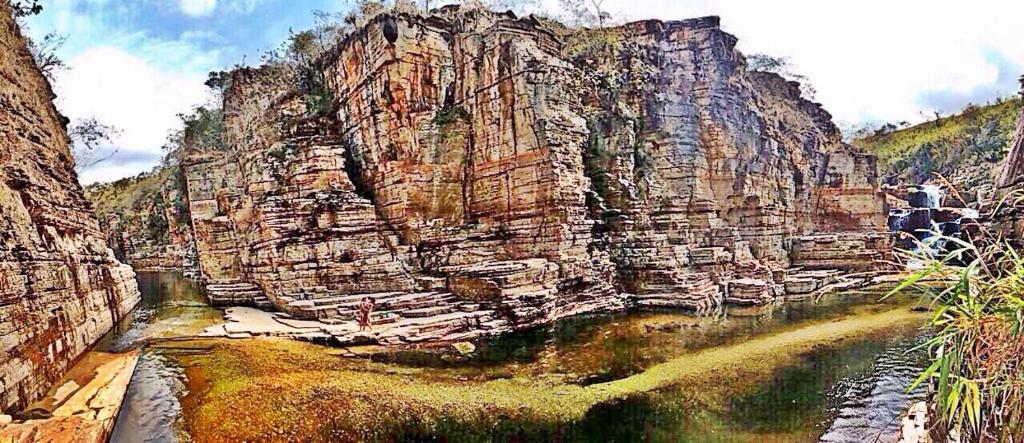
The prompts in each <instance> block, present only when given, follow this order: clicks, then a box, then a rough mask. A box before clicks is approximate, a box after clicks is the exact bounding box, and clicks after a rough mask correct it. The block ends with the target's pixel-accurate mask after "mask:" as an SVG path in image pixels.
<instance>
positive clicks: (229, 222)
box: [183, 7, 890, 341]
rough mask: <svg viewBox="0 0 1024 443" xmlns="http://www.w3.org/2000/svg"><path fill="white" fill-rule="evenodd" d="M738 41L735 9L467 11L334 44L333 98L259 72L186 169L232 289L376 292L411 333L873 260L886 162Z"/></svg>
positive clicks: (725, 292) (738, 291) (466, 329)
mask: <svg viewBox="0 0 1024 443" xmlns="http://www.w3.org/2000/svg"><path fill="white" fill-rule="evenodd" d="M735 43H736V39H735V38H734V37H732V36H731V35H729V34H726V33H725V32H723V31H722V30H721V29H720V28H719V26H718V19H717V18H715V17H709V18H703V19H696V20H688V21H681V22H660V21H645V22H638V23H631V24H628V25H624V26H621V27H617V28H610V29H604V30H599V31H579V32H576V31H567V30H565V29H563V28H559V27H557V26H554V25H546V24H543V23H541V22H540V21H538V20H537V19H534V18H533V17H528V18H517V17H515V16H513V15H511V14H510V13H505V14H496V13H490V12H486V11H480V10H463V9H459V8H455V7H445V8H441V9H439V10H435V11H433V12H432V13H431V14H430V15H428V16H421V15H409V14H397V15H379V16H377V17H375V18H374V19H372V20H371V21H370V22H369V23H368V24H367V25H366V26H365V27H363V28H362V29H360V30H359V31H357V32H355V33H354V34H352V35H350V36H349V37H347V38H346V39H345V40H344V41H343V42H342V43H340V44H339V46H338V47H337V48H335V49H334V50H333V51H331V52H329V53H328V55H327V56H325V57H324V59H323V60H322V61H321V64H320V66H321V68H322V72H321V74H322V75H323V77H324V78H325V82H324V85H323V86H324V89H325V90H327V91H329V94H330V96H331V97H332V98H334V99H335V100H336V101H337V104H338V106H337V109H333V108H332V109H329V110H328V112H315V113H311V112H310V106H309V100H308V97H304V96H303V94H302V93H300V92H299V91H297V90H296V89H294V88H293V87H292V83H291V81H290V77H289V75H290V73H289V72H288V70H287V69H284V68H283V67H280V66H267V67H263V68H260V69H242V70H237V71H235V72H233V73H231V74H230V75H229V78H228V86H227V88H226V91H225V97H224V113H225V120H224V127H225V142H226V146H227V148H226V149H225V150H197V151H196V152H193V153H192V154H191V155H190V156H189V158H188V159H187V160H186V161H185V162H184V166H183V168H184V170H185V177H186V186H187V190H188V202H189V209H190V212H191V217H192V224H193V227H194V229H195V238H196V247H197V254H198V259H199V265H200V268H201V272H202V275H203V278H204V281H205V282H206V284H207V287H208V288H209V289H210V291H209V292H210V294H211V297H212V299H213V301H214V302H215V303H216V302H219V303H223V304H249V305H256V306H264V307H270V306H272V307H273V308H275V309H277V310H280V311H284V312H286V313H288V314H289V315H291V316H292V317H297V318H300V319H318V320H322V321H347V320H351V319H352V318H353V317H354V314H355V309H356V304H357V303H358V302H359V300H361V299H362V298H363V297H365V296H371V297H374V298H375V299H377V300H378V311H379V312H378V314H377V315H379V320H380V321H381V322H385V321H386V322H394V323H396V324H397V325H404V326H408V329H409V330H408V334H407V335H405V336H402V337H399V339H401V340H406V341H413V340H417V339H422V338H423V337H424V336H428V337H429V336H438V337H439V336H450V335H451V334H461V335H465V334H466V333H471V332H473V331H475V332H478V333H488V331H499V330H507V329H508V328H512V329H515V328H523V327H529V326H532V325H537V324H542V323H547V322H551V321H553V320H556V319H558V318H562V317H565V316H568V315H574V314H579V313H585V312H607V311H615V310H621V309H624V308H625V307H626V306H629V305H632V304H635V305H638V306H642V307H686V308H709V307H714V306H718V305H720V304H722V303H723V302H725V303H738V304H764V303H771V302H774V301H777V300H781V299H783V298H785V297H786V296H787V295H789V294H788V293H787V287H792V288H798V289H799V290H800V291H802V292H800V293H799V294H798V295H806V294H807V293H810V292H813V291H815V290H818V289H820V288H822V287H824V286H826V285H827V284H826V283H820V284H818V283H813V282H812V283H807V282H806V281H807V280H812V281H818V280H820V281H825V280H828V279H834V278H835V276H834V275H833V274H828V273H826V274H827V275H822V274H821V272H817V270H820V269H821V268H823V267H826V266H827V267H828V269H832V270H835V269H840V270H865V269H874V267H875V264H874V263H873V262H872V260H874V259H876V258H880V257H882V256H883V255H884V254H885V253H886V252H887V251H888V249H889V247H890V242H889V241H888V237H886V236H884V235H879V234H877V233H878V232H884V230H885V221H886V220H885V202H884V198H883V197H882V195H881V194H880V193H879V191H878V183H877V177H876V166H875V162H874V158H873V157H871V156H869V155H866V154H864V153H862V152H860V151H858V150H856V149H854V148H853V147H851V146H849V145H846V144H844V143H843V142H842V141H841V139H840V135H839V131H838V130H837V129H836V127H835V126H834V125H833V124H832V122H831V117H830V116H829V114H828V113H827V112H825V111H824V110H823V109H822V108H821V107H820V106H819V105H817V104H814V103H811V102H809V101H807V100H805V99H803V98H801V97H800V95H799V87H798V85H796V84H794V83H790V82H787V81H785V80H783V79H782V78H781V77H779V76H777V75H774V74H768V73H758V72H749V71H747V69H746V64H745V61H744V58H743V56H742V55H741V54H740V53H739V52H737V51H736V50H735ZM822 234H826V236H825V237H821V235H822ZM826 264H827V265H826ZM802 268H805V269H802ZM815 279H817V280H815ZM790 280H792V282H790ZM787 283H792V284H787ZM421 319H432V320H431V321H430V322H425V321H422V320H421ZM404 326H403V327H404ZM438 331H441V332H438ZM446 334H447V335H446ZM461 335H460V336H461Z"/></svg>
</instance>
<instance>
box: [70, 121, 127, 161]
mask: <svg viewBox="0 0 1024 443" xmlns="http://www.w3.org/2000/svg"><path fill="white" fill-rule="evenodd" d="M120 134H121V131H120V130H119V129H117V128H115V127H113V126H111V125H106V124H103V123H101V122H100V121H99V120H98V119H96V117H88V118H84V119H79V120H76V121H75V122H74V123H73V124H71V126H70V127H69V128H68V136H69V137H71V155H72V157H74V158H75V169H76V170H77V171H79V172H81V171H84V170H86V169H89V168H91V167H93V166H96V165H98V164H100V163H102V162H105V161H107V160H110V159H111V158H112V157H113V156H114V155H115V154H117V148H113V147H112V148H110V149H103V148H104V145H106V144H109V143H110V142H112V141H113V139H114V138H115V137H117V136H118V135H120Z"/></svg>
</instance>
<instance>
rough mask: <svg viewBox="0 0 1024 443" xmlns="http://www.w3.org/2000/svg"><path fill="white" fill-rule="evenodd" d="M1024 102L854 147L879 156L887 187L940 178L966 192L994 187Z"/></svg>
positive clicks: (902, 131)
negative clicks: (901, 181)
mask: <svg viewBox="0 0 1024 443" xmlns="http://www.w3.org/2000/svg"><path fill="white" fill-rule="evenodd" d="M1021 109H1022V103H1021V99H1020V98H1013V99H1010V100H1007V101H1003V102H1001V103H996V104H992V105H987V106H979V107H969V108H967V109H965V110H964V111H963V112H962V113H960V114H957V115H953V116H949V117H944V118H941V119H939V120H934V121H930V122H926V123H921V124H919V125H917V126H911V127H909V128H905V129H900V130H897V131H893V132H890V133H886V134H882V135H875V136H870V137H866V138H862V139H859V140H855V141H854V142H853V144H854V145H857V146H859V147H862V148H864V149H866V150H867V151H868V152H871V153H874V154H875V155H877V156H878V169H879V172H880V173H881V174H882V177H883V178H884V180H885V181H886V182H887V183H895V182H898V181H899V180H900V179H903V180H905V181H907V182H911V183H922V182H925V181H927V180H929V179H931V178H933V173H940V174H942V175H944V176H946V177H947V178H949V179H950V180H951V181H953V182H954V183H956V184H958V185H959V186H963V187H965V188H970V187H974V186H978V185H981V184H985V183H991V182H992V181H993V179H994V176H995V175H996V174H998V171H999V168H1000V166H1001V165H1002V161H1003V158H1004V157H1005V156H1006V153H1007V151H1008V150H1009V148H1010V144H1011V143H1012V142H1013V137H1014V133H1015V131H1016V128H1017V119H1018V118H1020V115H1021Z"/></svg>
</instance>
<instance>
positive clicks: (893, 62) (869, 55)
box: [545, 0, 1024, 122]
mask: <svg viewBox="0 0 1024 443" xmlns="http://www.w3.org/2000/svg"><path fill="white" fill-rule="evenodd" d="M605 6H606V8H607V9H608V10H609V11H611V12H612V13H613V15H615V16H616V17H624V18H628V19H631V20H638V19H645V18H659V19H666V20H667V19H684V18H691V17H698V16H705V15H719V16H721V17H722V27H723V28H724V29H725V30H726V31H728V32H730V33H732V34H735V35H736V36H737V37H739V38H740V42H739V48H740V50H742V51H743V52H744V53H754V52H763V53H767V54H771V55H776V56H787V57H789V58H790V60H791V61H792V62H793V63H794V64H795V65H796V68H797V69H796V70H797V71H799V72H801V73H802V74H804V75H806V76H808V77H809V78H810V79H811V81H812V82H813V83H814V85H815V86H816V87H817V90H818V95H817V99H818V100H819V101H821V102H822V103H823V104H824V106H825V108H826V109H828V110H829V111H831V112H832V113H833V114H834V115H835V116H836V119H837V120H839V121H848V122H859V121H864V120H881V121H899V120H908V121H911V122H913V121H919V120H921V116H920V114H919V113H920V111H928V110H930V109H932V108H934V107H935V105H936V103H932V102H931V101H929V100H926V99H925V96H926V95H928V93H930V92H934V91H945V92H958V93H961V95H963V96H964V98H963V100H967V99H969V98H972V97H971V96H972V95H973V96H974V97H973V98H974V99H975V100H976V101H977V100H978V99H981V100H985V99H990V98H993V97H983V96H987V95H993V94H995V92H997V90H1001V91H998V92H1002V93H1003V94H1004V95H1009V94H1012V93H1014V92H1016V89H1015V87H1014V84H1015V82H1013V81H1012V80H1011V81H1007V79H1012V78H1015V77H1016V76H1017V75H1019V74H1021V73H1024V72H1015V73H1010V74H1012V75H1007V73H1006V72H1005V71H1007V70H1014V69H1016V70H1024V40H1022V39H1021V37H1020V18H1021V17H1024V2H1021V1H1002V0H976V1H971V2H965V1H962V0H900V1H892V0H857V1H821V0H773V1H764V0H687V1H680V0H607V1H606V2H605ZM557 8H558V0H545V9H548V10H557ZM994 55H996V57H994ZM1000 59H1001V60H1000ZM1000 74H1002V75H1000ZM997 79H1001V83H1000V84H999V85H998V86H997V85H996V83H995V82H996V81H997ZM979 90H983V91H988V92H989V93H987V94H974V93H975V92H976V91H979ZM979 95H980V96H982V97H979ZM960 105H961V106H962V105H963V103H961V104H960ZM951 106H952V105H947V106H945V107H951ZM958 110H959V109H942V111H943V112H945V113H949V112H955V111H958Z"/></svg>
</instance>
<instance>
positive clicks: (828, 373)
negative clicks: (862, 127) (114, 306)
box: [104, 274, 924, 442]
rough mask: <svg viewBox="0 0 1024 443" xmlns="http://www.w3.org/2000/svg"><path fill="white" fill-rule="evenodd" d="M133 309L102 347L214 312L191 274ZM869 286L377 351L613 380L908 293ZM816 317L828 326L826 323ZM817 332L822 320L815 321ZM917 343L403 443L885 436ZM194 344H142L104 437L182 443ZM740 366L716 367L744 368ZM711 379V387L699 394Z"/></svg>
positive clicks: (877, 339) (403, 361) (828, 352)
mask: <svg viewBox="0 0 1024 443" xmlns="http://www.w3.org/2000/svg"><path fill="white" fill-rule="evenodd" d="M139 282H140V288H141V289H142V293H143V298H144V300H143V305H142V307H140V309H139V310H138V311H137V312H136V315H135V316H134V317H133V318H131V319H129V321H126V322H125V323H123V324H122V325H121V326H120V327H119V328H118V330H117V331H115V333H113V334H111V336H110V337H109V338H108V340H106V341H105V344H104V346H108V347H109V349H117V350H124V349H131V348H132V347H135V346H140V344H141V343H144V342H146V341H147V340H152V339H153V338H160V337H164V338H166V337H171V336H174V335H176V334H182V333H183V332H182V331H192V332H189V333H195V332H198V331H199V330H201V327H202V326H205V325H207V324H209V323H211V322H213V321H217V320H218V319H219V314H218V313H217V311H215V310H212V309H210V308H209V307H207V306H206V305H205V303H204V302H203V298H202V296H201V295H200V293H199V291H198V289H197V288H196V287H195V285H193V284H192V283H191V282H190V281H188V280H184V279H180V278H178V277H176V276H175V275H172V274H140V277H139ZM878 297H879V295H878V294H877V293H859V294H847V295H844V296H842V297H831V298H829V299H826V300H824V301H822V302H820V303H813V302H810V301H805V302H795V303H791V304H787V305H785V306H780V307H776V308H774V309H733V310H728V311H726V312H723V313H721V314H720V315H718V316H716V317H713V318H694V317H689V316H685V315H680V314H678V313H647V314H629V315H615V316H600V317H590V318H577V319H573V320H567V321H562V322H559V323H557V324H555V325H552V326H551V327H548V328H543V329H537V330H532V331H527V332H523V333H518V334H513V335H509V336H505V337H501V338H497V339H493V340H489V341H486V342H483V343H479V344H478V349H477V351H476V352H475V353H473V355H472V356H470V357H460V356H453V355H452V354H443V355H439V354H424V353H420V352H415V353H413V352H399V353H388V354H381V355H377V356H375V359H376V360H377V361H381V362H386V363H389V364H391V365H396V366H414V367H429V368H432V369H431V371H443V372H445V373H448V374H453V375H457V376H463V375H464V376H466V377H470V378H473V377H476V376H483V375H484V374H486V375H487V376H493V375H494V374H495V373H498V374H507V376H542V375H544V374H548V373H558V374H563V375H567V376H568V379H569V380H572V381H573V382H574V383H578V384H583V385H588V384H593V383H600V382H605V381H610V380H616V379H620V378H624V377H627V376H630V375H633V374H637V373H639V372H642V371H644V370H645V369H646V368H648V367H650V366H651V365H654V364H658V363H661V362H664V361H666V360H669V359H671V358H673V357H676V356H679V355H681V354H684V353H687V352H691V351H694V350H701V349H708V348H716V347H724V346H728V345H730V344H736V343H741V342H744V341H746V340H748V339H750V338H751V337H756V336H758V335H762V334H765V333H771V332H777V331H783V330H787V329H789V328H795V327H798V326H799V325H800V324H801V323H803V324H806V322H808V321H819V322H820V321H821V320H828V319H839V318H846V317H850V316H857V315H861V314H866V313H872V312H879V311H884V310H889V309H906V300H902V301H900V300H894V301H892V302H891V303H890V304H885V305H879V304H877V303H875V302H876V301H877V300H878ZM826 325H827V323H826ZM825 327H827V326H825ZM922 340H924V338H923V337H922V336H921V335H920V332H919V331H918V330H917V329H916V328H910V327H908V328H900V329H898V330H895V331H889V332H888V333H886V334H884V335H880V336H868V337H866V338H863V339H858V340H851V341H844V342H842V343H841V344H840V345H838V346H828V347H824V346H823V347H819V348H816V349H815V350H813V351H811V352H808V353H806V354H803V355H801V356H800V357H799V358H796V359H794V360H791V361H788V362H787V363H785V364H783V365H781V366H779V367H775V368H773V369H772V370H771V376H769V377H758V378H756V379H752V380H751V381H750V382H749V383H745V384H743V385H742V386H734V387H729V390H728V395H725V396H723V395H718V394H714V393H712V392H711V391H715V392H719V391H721V389H719V388H721V387H720V386H719V387H716V386H715V380H713V379H712V380H706V381H705V382H703V383H697V384H694V385H693V386H680V387H673V388H669V389H663V390H659V391H656V392H649V393H644V394H637V395H634V396H632V397H629V398H627V399H625V400H621V401H614V402H609V403H604V404H600V405H599V406H597V407H594V408H592V409H591V410H590V411H589V412H588V413H587V414H586V416H585V417H584V418H583V419H582V420H580V421H579V422H575V423H564V424H561V425H557V426H549V425H540V426H538V425H536V424H530V423H519V424H517V423H511V424H509V423H504V424H503V425H502V426H499V427H496V428H495V429H493V430H490V431H487V430H483V432H482V433H481V432H480V431H481V430H467V429H460V424H459V423H441V424H440V425H438V426H432V427H430V430H429V431H426V432H424V431H422V430H420V429H417V428H410V429H407V430H404V431H399V432H397V433H396V434H394V438H396V439H402V440H419V441H423V440H433V441H436V440H447V441H457V440H460V436H466V435H471V436H473V437H474V438H481V436H483V438H484V439H486V440H493V441H765V440H769V441H816V440H822V441H850V442H854V441H856V442H860V441H875V440H876V439H877V440H878V441H893V440H894V439H895V433H896V431H897V424H898V423H897V422H898V417H899V415H900V413H902V411H903V410H904V409H906V407H907V406H908V405H909V403H910V401H911V400H913V399H915V398H919V397H920V396H921V395H922V394H921V393H920V392H913V393H909V394H908V393H906V392H904V389H905V387H906V386H908V385H909V384H910V382H911V381H912V380H913V379H914V377H915V374H916V373H917V372H918V371H919V370H920V369H921V367H922V364H921V358H922V356H921V355H920V354H919V353H912V352H909V350H910V349H911V348H912V347H914V345H916V344H918V343H920V342H921V341H922ZM192 352H203V350H202V349H196V348H194V347H188V346H185V345H182V346H181V347H176V346H175V342H167V341H163V342H161V344H160V346H159V347H151V348H149V349H147V350H146V351H145V352H144V353H143V355H142V358H141V360H140V363H139V367H138V369H137V370H136V373H135V375H134V377H133V379H132V382H131V385H130V387H129V392H128V397H127V401H126V403H125V405H124V407H123V409H122V411H121V414H120V416H119V417H118V423H117V427H116V428H115V430H114V436H113V441H115V442H120V441H124V442H134V441H182V440H189V437H188V435H187V434H185V433H184V431H183V430H182V425H181V421H182V420H181V414H182V412H181V411H182V408H181V404H180V402H179V398H180V397H182V396H183V395H185V394H186V390H185V381H186V380H185V375H184V373H185V372H184V369H183V368H182V367H181V366H179V364H178V363H176V361H177V360H176V358H175V357H176V356H178V355H182V354H187V353H192ZM742 370H743V368H742V367H736V368H722V371H742ZM709 387H712V388H714V389H711V388H709Z"/></svg>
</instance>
